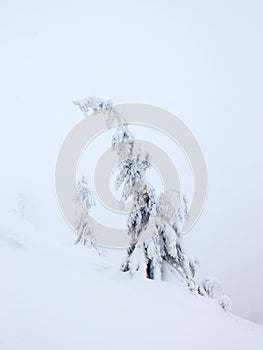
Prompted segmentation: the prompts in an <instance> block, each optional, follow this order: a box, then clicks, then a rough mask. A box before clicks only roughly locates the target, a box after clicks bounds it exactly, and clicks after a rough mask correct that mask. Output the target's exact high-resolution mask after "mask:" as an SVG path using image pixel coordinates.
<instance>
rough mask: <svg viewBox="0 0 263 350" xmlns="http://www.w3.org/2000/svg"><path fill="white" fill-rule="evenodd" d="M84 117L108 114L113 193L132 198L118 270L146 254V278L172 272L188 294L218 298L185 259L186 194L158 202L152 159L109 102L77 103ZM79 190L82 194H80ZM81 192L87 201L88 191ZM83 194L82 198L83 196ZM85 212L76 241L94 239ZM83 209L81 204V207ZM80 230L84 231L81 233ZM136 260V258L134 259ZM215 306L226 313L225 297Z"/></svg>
mask: <svg viewBox="0 0 263 350" xmlns="http://www.w3.org/2000/svg"><path fill="white" fill-rule="evenodd" d="M75 104H76V105H78V106H79V108H80V109H81V110H82V111H83V112H84V114H85V115H87V113H88V112H93V113H95V114H98V113H101V114H104V115H106V124H107V126H108V127H109V128H111V127H113V126H114V124H115V125H116V126H117V128H116V131H115V133H114V135H113V138H112V149H113V151H114V152H116V154H117V156H118V169H119V173H118V176H117V178H116V189H118V190H119V189H120V190H121V200H120V203H121V206H122V207H123V204H124V203H125V202H126V201H127V200H128V199H129V198H131V199H132V203H133V204H132V208H131V211H130V213H129V215H128V221H127V228H128V234H129V236H130V244H129V247H128V249H127V255H126V258H125V260H124V262H123V264H122V267H121V269H122V271H124V272H128V271H129V272H130V273H131V274H133V273H134V272H135V271H137V270H139V269H140V266H141V265H142V262H141V258H140V256H141V254H140V252H142V253H143V255H144V262H145V270H146V271H145V274H146V277H147V278H149V279H156V278H159V277H160V278H161V279H165V270H166V269H169V270H172V271H173V272H175V273H176V274H177V275H178V276H179V277H180V279H181V280H183V281H184V282H185V283H186V285H187V286H188V288H189V289H190V290H191V291H194V292H196V293H197V294H199V295H202V296H206V297H210V298H218V293H220V292H222V288H221V284H220V283H219V282H218V281H217V280H216V279H213V278H208V277H207V278H205V279H203V280H201V282H200V279H199V278H198V276H197V269H196V267H197V261H196V260H194V259H191V258H189V257H188V256H187V255H186V252H185V249H184V246H183V235H182V233H181V230H182V226H183V223H184V222H185V220H187V217H188V205H187V201H186V198H185V196H182V195H181V194H179V193H177V192H176V191H167V192H165V193H162V194H161V195H160V196H159V197H158V198H157V200H156V196H155V192H154V189H153V188H152V186H151V185H150V184H149V183H147V181H146V172H147V170H148V169H149V168H150V167H151V160H150V155H149V154H148V153H147V152H144V151H143V150H141V149H140V148H139V147H138V146H137V145H136V143H135V139H134V136H133V134H132V133H131V131H130V130H129V128H128V124H127V122H126V120H125V119H124V118H123V117H122V116H121V115H120V114H119V112H118V111H117V110H116V109H115V107H114V105H113V103H112V102H111V101H104V100H102V99H100V98H94V97H90V98H87V99H84V100H80V101H77V102H75ZM82 191H83V190H82V189H81V190H80V193H82ZM84 192H85V193H86V195H87V198H90V197H89V192H88V191H87V190H86V189H85V190H84ZM175 193H177V194H178V195H179V201H178V202H179V206H178V207H176V206H175V205H174V204H173V201H172V195H173V194H175ZM86 195H84V196H83V197H82V198H86ZM87 203H88V208H85V210H84V211H83V212H82V215H80V216H79V220H78V225H77V227H78V231H79V232H80V234H79V240H81V239H85V238H83V237H86V235H87V236H90V235H92V228H91V227H90V225H89V217H88V209H89V208H90V205H91V202H90V200H89V199H88V201H87ZM84 207H85V206H84ZM151 221H153V222H154V225H153V226H154V229H153V230H154V231H153V233H152V236H151V239H150V240H149V241H147V242H144V243H143V244H141V245H140V243H141V242H140V237H141V235H142V234H143V232H144V231H145V230H146V229H147V228H148V227H149V224H150V222H151ZM82 232H84V233H82ZM138 257H139V258H138ZM219 304H220V305H221V307H222V308H223V309H224V310H230V308H231V301H230V299H229V298H228V297H226V296H223V297H222V298H221V299H220V300H219Z"/></svg>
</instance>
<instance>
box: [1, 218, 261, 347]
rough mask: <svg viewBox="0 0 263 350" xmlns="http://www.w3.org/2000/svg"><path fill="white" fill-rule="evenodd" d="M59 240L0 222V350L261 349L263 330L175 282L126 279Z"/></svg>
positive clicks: (17, 222)
mask: <svg viewBox="0 0 263 350" xmlns="http://www.w3.org/2000/svg"><path fill="white" fill-rule="evenodd" d="M48 237H49V238H48ZM56 237H58V236H57V235H56V234H55V233H54V237H53V238H51V236H50V235H47V234H46V233H45V232H43V231H41V230H39V229H37V228H36V227H34V226H33V225H32V224H31V223H29V222H28V221H26V220H25V219H24V218H22V217H20V216H18V215H15V214H8V215H6V217H5V218H4V219H2V220H1V224H0V276H1V283H0V329H1V331H0V349H1V350H11V349H12V350H31V349H32V350H36V349H38V350H41V349H45V350H47V349H48V350H53V349H54V350H57V349H63V350H67V349H68V350H72V349H77V350H81V349H106V348H107V349H160V348H167V349H168V347H169V349H176V348H178V349H184V350H187V349H203V350H205V349H213V350H214V349H231V350H234V349H238V350H242V349H253V350H254V349H255V350H256V349H262V348H263V327H262V326H259V325H257V324H255V323H252V322H250V321H246V320H244V319H241V318H238V317H236V316H233V315H229V314H227V313H225V312H224V311H223V310H221V309H220V308H219V307H218V305H217V303H216V302H215V301H213V300H210V299H206V298H202V297H199V296H196V295H193V294H192V293H190V292H189V291H188V290H186V288H185V287H184V286H183V285H182V284H181V283H180V282H179V281H178V282H158V281H149V280H146V279H145V278H144V277H143V276H142V274H138V275H136V276H135V277H134V278H132V279H131V278H130V276H129V275H126V274H123V273H121V272H120V271H119V270H118V268H117V267H116V266H114V264H111V263H109V262H107V260H106V258H105V257H103V256H98V255H97V254H96V253H95V252H92V251H91V250H90V249H87V248H84V247H81V246H74V245H73V244H68V243H65V242H61V240H60V239H58V238H56Z"/></svg>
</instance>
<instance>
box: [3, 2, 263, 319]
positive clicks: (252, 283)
mask: <svg viewBox="0 0 263 350" xmlns="http://www.w3.org/2000/svg"><path fill="white" fill-rule="evenodd" d="M262 11H263V5H262V2H261V1H253V0H252V1H212V2H211V1H198V2H196V1H188V2H180V1H144V0H143V1H125V2H124V1H108V2H106V1H94V2H91V1H78V0H75V1H56V0H54V1H47V0H46V1H27V0H26V1H22V2H20V1H17V0H16V1H8V2H2V3H1V5H0V17H1V34H0V35H1V36H0V38H1V48H2V52H1V57H0V62H1V83H0V89H1V105H0V113H1V128H0V130H1V131H0V140H1V141H0V142H1V150H0V152H1V172H0V174H1V183H0V188H1V199H0V202H1V210H6V209H10V208H12V207H14V206H15V205H16V197H15V193H16V192H17V191H21V192H22V193H23V194H24V195H25V198H26V204H27V207H28V209H27V210H28V216H29V217H30V218H31V220H32V221H33V222H34V223H35V224H37V225H39V226H40V227H43V228H44V229H46V230H47V231H48V232H50V234H51V235H52V234H53V232H56V234H57V235H58V236H59V237H61V239H64V238H65V239H67V238H66V237H69V236H70V232H69V229H68V227H67V225H66V223H65V222H64V221H63V218H62V216H61V213H60V211H59V209H58V206H57V203H56V196H55V188H54V173H55V165H56V158H57V154H58V152H59V149H60V146H61V144H62V142H63V140H64V139H65V137H66V135H67V134H68V132H69V131H70V130H71V128H72V127H73V126H74V125H75V124H76V123H78V122H79V121H80V119H81V118H82V115H81V113H80V112H79V111H78V110H77V108H76V106H74V105H73V104H72V101H73V100H76V99H79V98H83V97H86V96H88V95H91V94H93V95H96V96H101V97H104V98H109V99H112V100H113V101H114V102H115V103H125V102H140V103H147V104H152V105H156V106H160V107H162V108H164V109H166V110H168V111H170V112H172V113H174V114H175V115H177V117H179V118H181V120H183V122H184V123H185V124H186V125H187V126H188V127H189V128H190V130H191V131H192V133H193V134H194V135H195V137H196V138H197V140H198V141H199V143H200V146H201V148H202V150H203V153H204V156H205V159H206V163H207V168H208V180H209V186H208V196H207V201H206V206H205V210H204V212H203V214H202V216H201V217H200V219H199V221H198V223H197V225H196V226H195V227H194V229H193V230H192V231H191V232H190V233H189V234H188V235H187V236H186V244H187V248H188V250H189V252H190V253H191V255H193V256H196V257H197V258H198V260H199V261H200V263H201V265H200V269H201V272H202V273H205V274H210V275H215V276H217V277H218V278H219V279H220V280H221V281H222V282H223V284H224V287H225V291H226V293H227V294H228V295H230V297H231V298H232V300H233V310H234V312H235V313H237V314H239V315H241V316H243V317H245V318H248V319H251V320H254V321H256V322H259V323H262V324H263V300H262V295H263V275H262V270H261V269H262V262H263V254H262V243H263V238H262V233H263V230H262V229H263V224H262V217H261V215H262V213H261V212H262V204H261V198H262V195H263V185H262V175H263V174H262V173H263V157H262V149H263V138H262V135H261V134H262V125H263V122H262V110H263V108H262V98H261V95H262V81H263V69H262V61H263V47H262V34H263V21H262V19H263V18H262ZM65 176H66V174H65ZM0 218H1V214H0Z"/></svg>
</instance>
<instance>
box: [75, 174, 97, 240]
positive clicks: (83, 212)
mask: <svg viewBox="0 0 263 350" xmlns="http://www.w3.org/2000/svg"><path fill="white" fill-rule="evenodd" d="M76 192H77V193H76V196H75V204H76V205H75V208H76V221H75V232H76V233H77V235H78V238H77V240H76V244H77V243H82V244H84V245H86V244H87V243H88V242H89V243H90V244H92V245H93V244H94V242H93V240H94V237H93V231H94V228H93V226H92V223H91V220H90V216H89V210H90V208H91V207H92V206H93V205H94V204H95V202H94V198H93V195H92V192H91V190H90V189H89V185H88V180H87V178H86V177H85V176H83V177H82V178H81V179H80V180H79V181H78V184H77V191H76Z"/></svg>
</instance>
